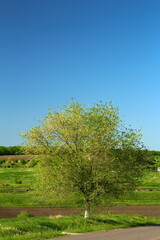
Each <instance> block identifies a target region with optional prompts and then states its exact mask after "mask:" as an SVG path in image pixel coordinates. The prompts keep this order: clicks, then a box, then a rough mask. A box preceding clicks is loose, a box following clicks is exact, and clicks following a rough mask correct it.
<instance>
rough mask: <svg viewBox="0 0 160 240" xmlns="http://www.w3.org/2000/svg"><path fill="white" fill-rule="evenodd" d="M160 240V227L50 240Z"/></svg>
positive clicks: (111, 231)
mask: <svg viewBox="0 0 160 240" xmlns="http://www.w3.org/2000/svg"><path fill="white" fill-rule="evenodd" d="M60 239H63V240H160V226H159V225H157V226H148V227H136V228H128V229H119V230H110V231H105V232H96V233H86V234H80V235H75V236H67V237H63V238H54V239H49V240H60Z"/></svg>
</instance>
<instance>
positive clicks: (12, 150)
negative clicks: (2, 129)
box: [0, 146, 24, 156]
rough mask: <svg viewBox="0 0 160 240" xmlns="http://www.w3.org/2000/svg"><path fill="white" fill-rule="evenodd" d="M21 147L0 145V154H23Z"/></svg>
mask: <svg viewBox="0 0 160 240" xmlns="http://www.w3.org/2000/svg"><path fill="white" fill-rule="evenodd" d="M23 154H24V152H23V149H22V147H21V146H10V147H5V146H0V155H1V156H3V155H23Z"/></svg>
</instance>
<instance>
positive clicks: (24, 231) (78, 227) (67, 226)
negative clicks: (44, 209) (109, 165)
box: [0, 214, 160, 240]
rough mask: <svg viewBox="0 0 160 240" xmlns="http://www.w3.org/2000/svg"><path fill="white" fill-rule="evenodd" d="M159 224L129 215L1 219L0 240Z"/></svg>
mask: <svg viewBox="0 0 160 240" xmlns="http://www.w3.org/2000/svg"><path fill="white" fill-rule="evenodd" d="M152 224H160V218H151V217H143V216H134V215H132V216H129V215H112V214H108V215H96V216H92V217H91V218H89V219H84V218H83V216H81V215H74V216H70V217H59V218H56V217H38V218H37V217H34V218H33V217H26V218H14V219H13V218H12V219H1V220H0V240H29V239H32V240H33V239H40V238H42V237H43V238H46V237H47V238H48V237H50V238H51V237H56V236H61V235H63V234H62V233H63V232H80V233H86V232H93V231H102V230H110V229H117V228H128V227H136V226H145V225H152Z"/></svg>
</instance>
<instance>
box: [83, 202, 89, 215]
mask: <svg viewBox="0 0 160 240" xmlns="http://www.w3.org/2000/svg"><path fill="white" fill-rule="evenodd" d="M89 215H90V202H89V200H86V201H85V212H84V218H89Z"/></svg>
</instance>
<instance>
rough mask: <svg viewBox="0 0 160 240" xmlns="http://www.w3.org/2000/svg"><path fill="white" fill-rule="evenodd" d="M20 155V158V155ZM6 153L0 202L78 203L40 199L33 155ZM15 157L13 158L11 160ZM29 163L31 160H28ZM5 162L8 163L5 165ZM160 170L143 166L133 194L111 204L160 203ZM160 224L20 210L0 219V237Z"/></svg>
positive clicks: (19, 239)
mask: <svg viewBox="0 0 160 240" xmlns="http://www.w3.org/2000/svg"><path fill="white" fill-rule="evenodd" d="M20 158H21V159H20ZM20 158H19V159H18V158H17V157H16V156H14V157H11V156H10V157H9V159H8V158H7V157H6V158H5V161H4V157H3V159H2V158H0V159H1V163H2V162H3V164H2V166H1V168H0V206H6V207H7V206H10V207H16V206H39V207H40V206H42V207H71V206H72V207H77V206H78V207H79V206H82V205H81V204H82V203H81V201H78V199H68V200H66V199H62V200H61V201H57V199H50V200H47V199H46V200H44V199H43V200H42V199H41V200H40V199H39V198H36V197H35V192H34V190H33V186H34V182H35V176H36V168H35V167H33V166H34V165H35V159H34V160H33V159H31V158H29V160H28V159H27V158H26V156H23V157H22V156H21V157H20ZM14 161H15V162H14ZM30 163H32V164H30ZM8 164H9V165H8ZM159 199H160V172H154V171H153V172H152V171H149V170H146V172H145V175H144V177H143V179H142V182H141V184H140V186H139V187H138V188H137V190H136V191H134V192H133V194H130V195H128V196H125V197H123V199H121V200H118V201H114V202H113V203H112V206H113V205H114V206H136V205H137V206H138V205H139V206H140V205H148V206H149V205H160V203H159ZM152 224H160V218H155V217H145V216H137V215H124V214H120V215H115V214H114V215H113V214H111V213H110V212H109V213H108V214H106V215H91V218H89V219H84V218H83V215H73V216H67V217H64V216H50V217H32V216H30V215H29V213H27V212H21V214H20V215H19V216H17V218H10V219H1V220H0V240H29V239H32V240H33V239H40V238H48V237H52V238H54V237H56V236H62V235H64V234H63V232H81V233H85V232H92V231H102V230H109V229H117V228H127V227H136V226H143V225H152Z"/></svg>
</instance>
